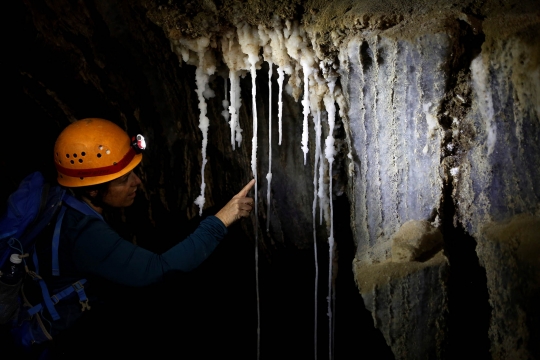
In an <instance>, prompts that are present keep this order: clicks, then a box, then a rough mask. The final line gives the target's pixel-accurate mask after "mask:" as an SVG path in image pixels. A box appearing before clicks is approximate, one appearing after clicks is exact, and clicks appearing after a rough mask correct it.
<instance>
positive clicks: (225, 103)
mask: <svg viewBox="0 0 540 360" xmlns="http://www.w3.org/2000/svg"><path fill="white" fill-rule="evenodd" d="M223 84H224V85H223V86H224V94H225V99H224V100H223V101H222V102H221V103H222V104H223V111H222V112H221V116H223V118H224V119H225V121H226V122H227V123H229V117H230V114H229V99H227V78H223Z"/></svg>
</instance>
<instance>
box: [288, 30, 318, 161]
mask: <svg viewBox="0 0 540 360" xmlns="http://www.w3.org/2000/svg"><path fill="white" fill-rule="evenodd" d="M289 32H290V36H287V34H288V33H289ZM284 33H285V38H286V39H287V41H286V44H285V45H286V47H287V53H288V54H289V56H290V57H291V59H293V60H295V61H296V64H297V65H298V64H299V65H300V66H301V68H302V72H303V74H304V98H303V100H302V106H303V108H304V110H303V114H304V122H303V126H302V141H301V143H302V147H301V148H302V151H303V152H304V165H305V164H306V155H307V153H308V151H309V147H308V137H309V133H308V117H309V113H310V101H309V78H310V75H311V73H312V72H313V64H314V61H315V59H314V56H313V51H312V50H310V48H308V42H307V40H308V39H307V36H306V33H305V31H304V30H303V28H301V27H299V26H298V25H297V24H296V23H295V24H294V25H293V26H292V27H290V26H288V27H287V28H286V29H285V31H284ZM294 75H296V76H295V77H297V76H298V73H297V74H294ZM295 77H291V79H290V80H289V83H291V80H293V79H294V78H295ZM291 85H293V84H291ZM294 85H295V87H298V84H297V83H296V81H295V83H294ZM294 94H295V93H294V89H293V96H295V95H294Z"/></svg>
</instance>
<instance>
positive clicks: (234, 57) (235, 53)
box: [221, 31, 247, 150]
mask: <svg viewBox="0 0 540 360" xmlns="http://www.w3.org/2000/svg"><path fill="white" fill-rule="evenodd" d="M221 51H222V53H223V61H224V62H225V64H226V65H227V67H228V68H229V81H230V83H231V88H230V96H229V98H230V103H231V104H230V106H229V114H230V119H231V120H230V121H229V125H230V129H231V146H232V148H233V150H235V149H236V145H235V144H238V147H240V145H241V144H242V129H241V128H240V122H239V121H238V112H239V109H240V106H242V100H241V98H240V71H241V70H242V69H245V68H246V66H247V65H246V59H245V55H244V53H243V52H242V49H241V47H240V44H238V42H237V41H236V35H235V33H234V32H232V31H231V32H228V33H226V34H225V35H224V36H223V37H222V38H221ZM235 141H236V143H235Z"/></svg>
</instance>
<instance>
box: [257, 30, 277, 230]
mask: <svg viewBox="0 0 540 360" xmlns="http://www.w3.org/2000/svg"><path fill="white" fill-rule="evenodd" d="M258 29H259V40H260V41H259V45H260V46H262V47H263V57H264V60H265V61H266V62H267V63H268V173H267V174H266V180H267V182H268V188H267V190H266V204H267V211H266V231H267V232H269V231H270V194H271V183H272V72H273V66H274V64H273V61H272V46H271V43H270V34H269V31H268V29H267V28H266V27H264V26H262V25H259V28H258Z"/></svg>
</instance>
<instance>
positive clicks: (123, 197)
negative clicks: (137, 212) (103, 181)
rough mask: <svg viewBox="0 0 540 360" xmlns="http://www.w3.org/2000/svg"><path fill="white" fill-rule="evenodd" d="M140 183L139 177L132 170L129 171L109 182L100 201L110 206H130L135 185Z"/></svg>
mask: <svg viewBox="0 0 540 360" xmlns="http://www.w3.org/2000/svg"><path fill="white" fill-rule="evenodd" d="M140 183H141V179H139V177H138V176H137V175H135V173H134V172H133V171H130V172H128V173H127V174H125V175H124V176H122V177H119V178H118V179H114V180H113V181H111V182H110V183H109V188H108V190H107V193H106V194H105V195H104V196H103V199H102V201H103V202H104V203H105V204H107V205H109V206H111V207H126V206H130V205H131V204H133V201H134V200H135V195H136V192H137V187H138V186H139V185H140Z"/></svg>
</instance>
